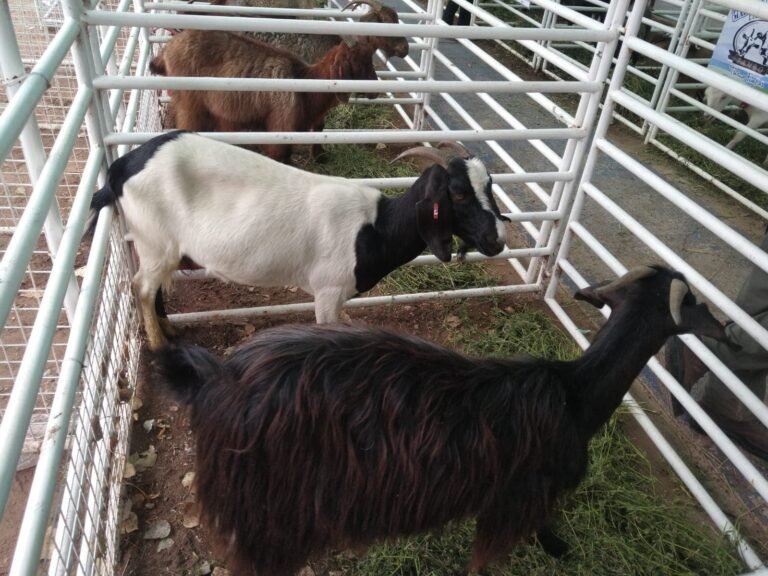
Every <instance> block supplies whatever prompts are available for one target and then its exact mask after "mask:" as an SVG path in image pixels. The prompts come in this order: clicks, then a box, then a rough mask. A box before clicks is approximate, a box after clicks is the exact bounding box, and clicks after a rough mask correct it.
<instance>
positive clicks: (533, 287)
mask: <svg viewBox="0 0 768 576" xmlns="http://www.w3.org/2000/svg"><path fill="white" fill-rule="evenodd" d="M539 290H540V286H539V285H538V284H515V285H513V286H493V287H488V288H463V289H460V290H451V291H440V292H419V293H416V294H395V295H391V296H367V297H365V298H353V299H352V300H347V301H346V302H345V303H344V307H345V308H362V307H365V306H383V305H386V304H410V303H412V302H424V301H427V300H455V299H458V298H476V297H478V296H497V295H502V294H522V293H526V292H538V291H539ZM314 309H315V304H314V303H313V302H302V303H299V304H276V305H271V306H260V307H254V308H229V309H226V310H211V311H207V312H187V313H184V314H170V315H169V316H168V319H169V320H170V321H171V322H174V323H177V324H193V323H197V322H210V321H212V320H225V319H227V318H244V317H252V316H271V315H278V314H290V313H299V312H312V311H314Z"/></svg>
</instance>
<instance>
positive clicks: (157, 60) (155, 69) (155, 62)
mask: <svg viewBox="0 0 768 576" xmlns="http://www.w3.org/2000/svg"><path fill="white" fill-rule="evenodd" d="M149 71H150V72H152V74H157V75H158V76H165V75H166V74H167V73H168V72H167V70H166V69H165V59H164V58H163V53H162V52H160V54H158V55H157V56H155V57H154V58H152V60H150V61H149Z"/></svg>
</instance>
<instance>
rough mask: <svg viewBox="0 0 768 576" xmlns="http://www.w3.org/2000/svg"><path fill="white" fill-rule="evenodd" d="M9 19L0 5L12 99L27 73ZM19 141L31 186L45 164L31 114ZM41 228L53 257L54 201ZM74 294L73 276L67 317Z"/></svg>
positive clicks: (3, 62) (56, 234)
mask: <svg viewBox="0 0 768 576" xmlns="http://www.w3.org/2000/svg"><path fill="white" fill-rule="evenodd" d="M10 18H11V15H10V12H9V11H8V5H7V3H2V4H0V27H1V29H0V38H3V39H4V40H3V42H2V46H0V70H1V71H2V76H3V83H4V84H5V87H6V93H7V95H8V101H9V102H12V101H13V99H14V97H15V96H16V95H17V93H18V92H19V89H20V83H21V82H23V81H24V79H25V76H26V72H25V71H24V64H23V63H22V60H21V53H20V51H19V46H18V43H17V42H16V36H15V31H14V29H13V23H12V22H11V20H10ZM19 143H20V144H21V148H22V152H23V154H24V162H25V164H26V166H27V171H28V173H29V181H30V184H32V186H34V185H35V184H36V183H37V180H38V178H39V176H40V173H41V172H42V170H43V167H44V166H45V149H44V147H43V140H42V137H41V136H40V128H39V126H38V124H37V119H36V118H35V116H34V115H31V116H30V117H29V119H28V120H27V123H26V124H25V126H24V129H23V130H22V131H21V133H20V134H19ZM43 230H44V231H45V240H46V243H47V245H48V250H49V251H50V252H51V255H52V256H53V257H54V258H55V256H56V254H57V252H58V249H59V244H60V243H61V235H62V233H63V227H62V225H61V215H60V214H59V207H58V204H56V203H55V202H52V203H51V205H50V207H49V209H48V214H47V216H46V217H45V223H44V224H43ZM77 296H78V287H77V282H76V281H75V277H74V275H73V276H72V277H71V278H70V282H69V286H68V287H67V293H66V295H65V298H64V308H65V310H66V313H67V318H68V319H71V318H72V316H73V315H74V313H75V304H76V303H77Z"/></svg>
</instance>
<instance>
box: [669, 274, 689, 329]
mask: <svg viewBox="0 0 768 576" xmlns="http://www.w3.org/2000/svg"><path fill="white" fill-rule="evenodd" d="M687 293H688V285H687V284H686V283H685V282H683V281H682V280H678V279H677V278H675V279H674V280H672V285H671V286H670V287H669V313H670V314H671V315H672V320H674V321H675V325H676V326H678V327H680V326H682V324H683V315H682V313H681V312H680V307H681V306H682V304H683V298H685V295H686V294H687Z"/></svg>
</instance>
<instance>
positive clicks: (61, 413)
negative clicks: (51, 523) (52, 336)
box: [10, 149, 104, 576]
mask: <svg viewBox="0 0 768 576" xmlns="http://www.w3.org/2000/svg"><path fill="white" fill-rule="evenodd" d="M103 157H104V151H103V150H102V149H95V150H93V151H92V152H91V154H90V156H89V158H88V162H87V163H86V166H85V169H84V170H83V179H82V180H81V182H80V186H79V187H78V191H77V195H76V196H75V202H74V204H73V205H72V214H71V217H70V219H69V222H68V223H67V230H66V232H65V235H66V238H65V239H64V243H66V245H63V246H62V252H65V251H66V252H67V254H66V255H64V256H63V257H66V258H69V259H71V260H74V255H75V252H76V250H77V246H78V244H79V242H80V236H81V234H82V230H83V227H84V225H85V220H86V217H87V215H88V210H89V205H90V202H91V197H92V196H93V188H94V185H95V184H96V177H97V176H98V172H99V165H100V164H101V162H102V161H103ZM93 252H94V253H96V252H98V251H97V250H94V251H93ZM89 260H90V255H89ZM56 264H58V262H57V263H56ZM67 265H69V264H67ZM90 276H91V277H90V278H86V282H84V283H83V290H82V291H81V292H80V297H79V298H78V304H77V310H76V313H75V316H74V317H73V318H72V329H71V331H70V334H69V342H68V344H67V351H66V353H65V355H64V360H63V362H62V366H61V373H60V374H59V379H58V382H57V385H56V394H55V396H54V399H53V403H52V404H51V416H50V419H49V421H48V426H47V428H46V431H45V437H44V439H43V444H42V447H41V450H40V457H39V458H38V461H37V466H36V467H35V476H34V479H33V481H32V486H31V487H30V491H29V496H28V497H27V505H26V508H25V510H24V518H23V519H22V523H21V528H20V530H19V536H18V539H17V540H16V548H15V551H14V555H13V563H12V564H11V571H10V575H11V576H24V575H25V574H32V573H34V572H35V570H36V569H37V565H38V562H39V560H40V552H41V549H42V546H43V539H44V537H45V530H46V526H47V523H48V515H49V513H50V510H51V504H52V502H53V494H54V489H55V487H56V481H57V474H56V471H57V470H58V467H59V463H60V462H61V456H62V454H63V452H64V443H65V440H66V437H67V431H68V429H69V419H70V415H71V413H72V406H73V404H74V400H75V395H76V392H77V383H78V379H79V378H80V372H81V371H82V369H83V356H84V354H85V344H86V342H87V338H88V332H89V330H90V326H91V318H92V316H93V308H94V302H95V301H96V298H97V296H98V288H99V285H98V282H99V281H100V277H98V276H97V277H96V279H95V281H94V279H93V274H91V275H90ZM54 281H55V277H54V271H52V272H51V279H50V281H49V282H48V288H47V289H46V295H48V293H49V292H48V291H49V290H50V289H51V285H52V283H53V282H54ZM94 284H95V286H94Z"/></svg>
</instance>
